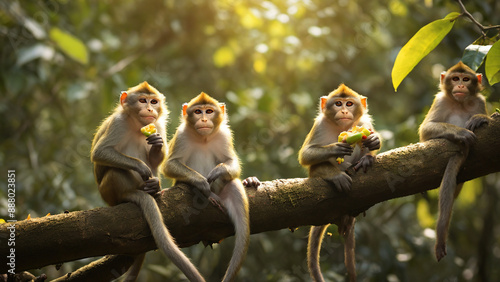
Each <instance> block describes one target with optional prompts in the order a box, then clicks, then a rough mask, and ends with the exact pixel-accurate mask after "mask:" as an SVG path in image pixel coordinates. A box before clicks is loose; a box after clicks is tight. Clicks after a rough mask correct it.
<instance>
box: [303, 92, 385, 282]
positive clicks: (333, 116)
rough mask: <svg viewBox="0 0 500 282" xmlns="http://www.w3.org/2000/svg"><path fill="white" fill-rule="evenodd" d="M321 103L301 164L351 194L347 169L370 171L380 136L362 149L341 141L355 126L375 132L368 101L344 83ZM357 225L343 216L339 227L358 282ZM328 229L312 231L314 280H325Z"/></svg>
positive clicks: (309, 256)
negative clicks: (322, 253)
mask: <svg viewBox="0 0 500 282" xmlns="http://www.w3.org/2000/svg"><path fill="white" fill-rule="evenodd" d="M319 104H320V105H319V113H318V115H317V117H316V119H315V121H314V124H313V127H312V129H311V131H310V132H309V134H308V135H307V137H306V139H305V141H304V144H303V145H302V147H301V149H300V151H299V163H300V164H301V165H302V166H303V167H305V168H306V169H307V170H308V174H309V177H310V178H315V177H316V178H322V179H324V180H326V181H327V182H328V183H331V184H333V185H334V186H335V188H336V189H337V190H338V191H339V192H344V193H347V192H349V191H350V189H351V185H352V179H351V176H349V175H348V174H347V173H346V169H348V168H349V167H352V166H353V167H354V170H355V171H357V170H358V169H360V168H362V169H363V171H364V172H366V171H367V170H368V168H369V167H370V166H372V165H373V163H374V161H375V157H374V155H375V153H376V151H377V150H379V149H380V146H381V141H380V137H379V136H378V134H377V133H376V132H374V133H373V134H370V135H369V136H368V137H367V138H366V139H365V140H363V142H362V143H363V146H362V147H361V146H355V148H352V147H351V146H350V145H349V144H347V143H341V142H337V141H338V136H339V134H340V133H341V132H342V131H347V130H349V129H351V128H352V127H353V126H362V127H365V128H367V129H369V130H372V131H373V125H372V118H371V116H370V115H369V114H368V108H367V98H366V97H364V96H361V95H359V94H358V93H356V92H355V91H354V90H352V89H350V88H349V87H347V86H345V85H344V84H340V86H339V87H338V88H337V89H336V90H334V91H332V92H330V94H329V95H328V96H323V97H321V99H320V103H319ZM344 156H345V160H344V162H343V163H342V164H338V163H337V161H336V158H338V157H344ZM354 224H355V218H354V217H353V216H350V215H344V216H342V217H341V219H340V222H339V223H338V224H337V225H338V227H339V233H340V234H341V235H342V236H343V237H344V239H345V247H344V253H345V257H344V262H345V265H346V268H347V272H348V275H349V278H350V280H351V281H355V280H356V265H355V260H354V246H355V238H354ZM328 226H329V224H328V225H323V226H312V227H311V230H310V232H309V241H308V247H307V261H308V267H309V272H310V274H311V277H312V278H313V280H314V281H324V279H323V275H322V274H321V269H320V265H319V252H320V248H321V242H322V240H323V234H324V233H325V231H326V229H327V227H328Z"/></svg>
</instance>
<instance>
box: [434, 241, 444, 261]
mask: <svg viewBox="0 0 500 282" xmlns="http://www.w3.org/2000/svg"><path fill="white" fill-rule="evenodd" d="M435 253H436V259H437V261H440V260H441V259H442V258H444V256H446V244H444V243H436V246H435Z"/></svg>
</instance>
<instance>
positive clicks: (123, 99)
mask: <svg viewBox="0 0 500 282" xmlns="http://www.w3.org/2000/svg"><path fill="white" fill-rule="evenodd" d="M127 96H128V94H127V91H122V94H120V104H121V105H122V106H123V104H124V103H125V99H127Z"/></svg>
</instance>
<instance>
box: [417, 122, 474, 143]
mask: <svg viewBox="0 0 500 282" xmlns="http://www.w3.org/2000/svg"><path fill="white" fill-rule="evenodd" d="M419 131H420V132H419V133H420V141H427V140H430V139H436V138H444V139H447V140H450V141H451V142H453V143H456V144H465V145H470V144H472V143H474V142H475V141H476V135H475V134H474V132H472V131H470V130H468V129H465V128H463V127H459V126H456V125H453V124H450V123H446V122H433V121H426V122H425V121H424V123H422V126H421V127H420V130H419Z"/></svg>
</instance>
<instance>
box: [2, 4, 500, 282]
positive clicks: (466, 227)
mask: <svg viewBox="0 0 500 282" xmlns="http://www.w3.org/2000/svg"><path fill="white" fill-rule="evenodd" d="M424 2H425V3H427V4H424ZM434 2H435V6H432V7H430V6H425V5H428V3H432V1H401V0H391V1H388V3H387V2H383V1H363V2H358V1H333V2H330V1H318V0H311V1H296V0H281V1H272V2H271V1H256V0H245V1H243V0H235V1H228V0H217V1H207V0H186V1H172V0H166V1H156V0H144V1H140V2H137V1H130V0H127V1H66V0H52V1H18V0H11V1H5V0H1V1H0V44H1V45H0V46H2V47H0V91H1V93H2V95H0V113H1V115H2V119H3V121H2V122H1V123H0V134H1V136H2V137H1V139H0V140H1V142H0V167H1V168H2V169H1V171H3V172H6V171H7V170H8V169H15V170H16V179H17V183H16V185H17V192H16V204H17V217H18V219H21V218H25V217H26V216H27V215H28V214H29V213H31V215H32V216H43V215H45V214H47V213H48V212H50V213H52V214H56V213H60V212H62V211H64V210H83V209H90V208H94V207H98V206H103V205H104V203H103V201H102V200H101V199H100V196H99V194H98V192H97V189H96V187H95V183H94V179H93V174H92V165H91V163H90V161H89V150H90V144H91V143H90V142H91V140H92V136H93V134H94V131H95V129H96V128H97V126H98V124H99V123H100V122H101V121H102V119H103V118H104V117H105V116H106V115H107V114H108V113H109V112H110V110H111V109H112V108H113V107H114V106H115V105H116V103H117V101H118V95H119V93H120V91H121V90H125V89H127V88H128V87H130V86H133V85H136V84H138V83H139V82H142V81H144V80H147V81H148V82H150V83H151V84H152V85H154V86H155V87H156V88H158V89H160V91H162V92H163V93H164V94H165V95H166V97H167V101H168V105H169V109H170V112H171V116H170V119H169V128H168V132H169V136H171V135H172V134H173V132H174V130H175V128H176V126H177V125H178V120H179V118H178V117H179V116H180V112H181V111H180V107H181V103H182V102H186V101H188V100H189V99H191V98H192V97H194V96H196V95H197V94H199V93H200V92H201V91H205V92H207V93H208V94H210V95H213V96H214V97H215V98H217V99H218V100H219V101H225V102H226V103H227V108H228V114H229V117H230V120H231V122H230V123H231V126H232V128H233V130H234V133H235V134H234V136H235V142H236V149H237V151H238V153H239V155H240V157H241V160H242V164H243V168H244V175H245V176H246V175H256V176H258V177H259V178H261V179H263V180H271V179H278V178H293V177H305V176H306V174H305V172H304V170H303V169H302V168H301V167H300V165H299V164H298V162H297V152H298V150H299V148H300V146H301V145H302V141H303V140H304V138H305V136H306V134H307V132H308V131H309V129H310V127H311V126H312V121H313V119H314V116H315V115H316V112H317V108H318V102H319V97H320V96H322V95H325V94H327V93H328V92H329V91H331V90H333V89H334V88H336V87H337V86H338V85H339V84H340V83H345V84H346V85H347V86H349V87H351V88H353V89H354V90H355V91H357V92H359V93H361V94H363V95H365V96H367V97H368V103H369V105H370V106H369V107H370V112H371V114H372V115H373V117H374V119H375V121H376V128H377V129H378V130H379V131H381V133H382V135H383V137H384V139H385V142H384V147H383V150H388V149H391V148H394V147H397V146H402V145H406V144H409V143H411V142H417V141H418V138H417V134H416V132H417V127H418V124H419V123H420V122H421V120H422V119H423V113H425V111H426V109H427V107H428V106H429V105H430V103H431V101H432V98H433V94H434V93H435V92H436V91H437V88H436V85H437V81H438V74H439V73H440V72H441V71H442V70H445V69H446V68H447V67H449V66H451V65H454V64H455V63H456V62H457V61H458V60H460V58H461V57H462V55H463V50H464V49H465V48H466V46H467V45H469V44H470V42H474V41H475V39H476V38H477V33H476V31H474V30H473V29H472V28H470V26H469V25H468V24H467V25H463V24H461V23H460V22H457V23H456V24H455V28H454V29H452V30H451V31H450V33H449V34H448V35H447V36H446V37H445V38H444V39H443V41H442V42H441V44H439V45H438V46H437V47H436V48H435V49H434V50H433V52H431V53H429V55H428V56H427V57H426V60H423V61H421V62H420V63H419V64H418V65H417V66H416V67H415V68H414V70H413V72H412V73H410V74H409V75H408V76H407V77H406V80H405V83H404V84H401V86H400V87H399V89H398V92H399V94H401V93H404V95H394V88H393V87H392V84H391V83H389V80H390V71H391V70H390V66H391V65H393V63H394V60H395V58H396V55H397V54H398V52H399V50H400V48H401V46H403V45H404V44H405V42H406V41H407V40H408V38H410V37H411V36H412V35H413V34H415V33H416V31H418V30H419V29H420V27H422V26H424V25H425V24H427V23H429V22H431V21H433V20H435V19H439V18H442V17H443V16H444V15H447V14H449V13H450V12H458V11H459V8H458V6H457V5H456V3H454V2H449V1H434ZM497 5H498V4H496V2H495V1H493V0H488V1H477V3H472V2H471V3H468V7H467V8H468V10H469V11H473V12H475V13H478V14H480V15H481V18H482V20H481V21H482V22H484V23H495V22H497V23H498V22H499V19H498V12H497V11H495V7H498V6H497ZM410 14H411V16H410ZM78 42H80V43H78ZM66 44H69V45H66ZM70 46H71V47H70ZM77 46H80V47H78V49H77ZM82 46H83V47H82ZM492 49H493V48H492ZM492 49H490V51H489V55H488V56H487V57H486V61H487V62H486V65H487V67H488V65H489V63H488V61H489V60H490V59H491V60H493V61H492V64H493V65H492V66H494V65H495V64H498V60H495V59H494V58H490V56H491V54H493V53H492V51H494V50H492ZM83 50H86V51H83ZM84 54H86V56H85V55H84ZM491 57H493V56H491ZM85 58H86V59H85ZM483 68H484V67H481V68H480V69H479V71H481V72H484V69H483ZM491 70H493V72H491ZM491 70H490V69H489V68H487V69H486V76H487V77H488V78H489V79H491V77H494V76H495V75H496V74H495V69H491ZM490 74H491V76H490ZM494 81H495V80H493V82H494ZM495 90H496V91H495ZM498 93H499V92H498V84H496V85H495V86H493V87H491V86H489V87H487V89H486V90H485V94H486V95H487V96H488V100H489V101H490V102H492V105H493V107H499V103H498V100H499V94H498ZM496 183H498V181H496V182H495V181H493V182H490V183H489V184H488V185H485V184H483V185H482V186H483V190H484V189H492V190H493V191H497V190H498V185H497V184H496ZM495 185H496V186H495ZM0 186H1V187H7V186H6V182H5V181H4V179H3V178H2V179H0ZM163 186H164V187H169V183H168V181H164V182H163ZM485 187H490V188H485ZM464 189H465V188H464ZM5 195H6V190H5V189H4V188H2V189H0V218H5V216H4V214H5V211H6V203H7V202H6V201H5V200H4V199H5V198H6V197H5ZM422 198H423V197H422V196H415V197H407V198H403V199H397V200H393V201H390V202H386V203H384V204H383V205H378V206H375V207H373V208H371V209H370V210H369V211H368V212H367V215H366V217H364V218H363V217H360V218H359V219H358V224H357V226H356V228H357V230H356V237H357V240H358V241H357V250H356V252H357V262H358V269H359V271H360V275H359V278H360V279H364V278H372V280H391V281H396V280H400V281H405V280H412V279H414V280H443V279H461V280H462V279H463V280H471V279H475V278H477V276H475V274H474V273H475V271H476V269H479V267H478V264H477V262H478V261H480V258H487V260H486V262H485V265H488V266H489V268H487V270H488V271H489V273H488V275H489V277H490V278H494V277H498V276H499V274H498V269H497V268H495V267H493V266H494V265H498V263H499V262H500V255H499V253H500V251H499V249H500V242H499V241H498V239H494V240H493V241H492V242H491V243H489V244H488V247H489V249H488V250H489V252H487V253H486V255H482V254H480V252H479V251H478V250H479V247H476V246H479V245H480V243H481V242H480V241H479V239H478V236H477V234H482V232H483V230H486V228H483V224H482V222H483V218H484V217H485V215H486V214H488V213H496V214H498V207H493V208H491V207H488V208H487V205H485V203H486V202H487V200H488V197H485V196H479V197H478V198H477V200H476V204H475V205H472V206H463V207H460V206H459V207H457V208H456V209H455V212H454V218H453V221H452V224H451V232H450V234H451V235H450V244H449V246H450V247H449V248H450V252H449V254H448V257H447V258H446V259H445V260H444V261H441V262H440V263H439V264H437V263H435V262H434V260H433V255H432V252H431V250H432V244H433V238H432V235H433V234H432V231H431V229H427V228H428V226H422V225H420V223H419V220H418V218H417V211H416V209H417V207H420V206H421V204H418V202H419V201H421V199H422ZM425 201H427V202H428V207H429V213H431V216H432V217H433V218H435V217H436V212H437V202H436V196H434V195H429V197H428V198H427V199H425ZM418 214H421V213H418ZM499 226H500V225H499V223H498V222H497V221H493V223H492V227H491V228H492V231H491V232H492V234H493V235H495V236H493V238H499V237H500V236H499V235H498V234H499V233H500V229H499ZM330 232H331V233H332V237H329V238H327V239H326V240H325V246H324V249H323V251H322V267H323V271H324V273H325V275H326V277H327V278H329V279H331V280H334V279H335V280H337V279H338V278H339V277H342V275H343V273H344V268H343V265H342V251H341V250H342V247H341V245H340V243H341V241H340V239H339V237H338V233H337V232H336V230H335V227H334V226H332V227H331V230H330ZM306 236H307V228H306V227H301V228H300V229H299V230H297V231H296V232H294V233H290V232H289V231H286V230H282V231H278V232H270V233H268V234H267V233H266V234H260V235H258V236H252V238H251V248H250V252H249V255H248V257H247V259H246V261H245V264H244V268H243V269H242V271H241V279H242V280H243V281H245V280H248V281H281V280H286V281H301V280H308V279H309V278H308V274H307V269H306V267H305V253H306V249H305V248H306V241H307V240H306ZM495 240H496V241H495ZM228 241H230V240H228ZM482 242H483V243H485V242H486V241H482ZM227 245H229V246H232V245H231V243H230V242H228V243H225V242H224V243H223V244H221V245H220V246H219V245H217V246H214V249H213V250H211V249H209V248H205V249H204V248H203V247H202V246H195V247H192V248H188V249H186V252H187V253H188V255H189V257H191V258H192V259H193V261H194V263H195V264H196V265H197V266H199V268H200V269H201V271H202V272H203V273H204V274H205V275H206V276H207V277H208V278H209V279H210V280H217V279H218V278H220V277H221V276H222V273H223V271H224V269H225V266H226V265H225V262H227V259H228V257H229V256H230V252H231V249H230V247H229V248H228V247H227ZM64 251H66V250H64ZM86 262H87V261H83V262H78V264H80V265H81V264H84V263H86ZM147 262H148V265H149V266H147V267H146V270H149V271H144V270H143V271H142V272H141V273H142V274H141V275H143V278H144V279H143V281H147V280H149V281H154V279H155V278H156V279H160V278H161V277H163V278H165V277H169V278H170V279H175V278H176V277H179V275H180V274H179V272H178V271H177V270H176V269H175V267H173V265H172V264H171V263H169V262H168V261H167V260H166V259H165V258H164V257H163V256H162V255H161V254H160V253H159V252H155V253H152V254H148V256H147ZM151 265H159V266H161V267H154V266H151ZM165 265H167V267H166V268H165ZM75 267H76V266H75V265H70V264H64V265H63V267H62V269H61V271H60V272H59V274H63V273H67V272H69V271H71V269H74V268H75ZM42 271H43V272H46V273H48V274H49V275H51V276H50V277H54V275H56V274H54V273H55V269H54V268H47V269H44V270H42ZM410 278H411V279H410Z"/></svg>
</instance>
